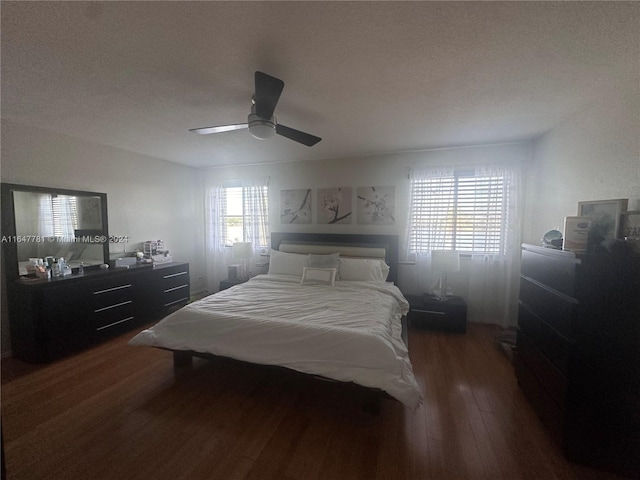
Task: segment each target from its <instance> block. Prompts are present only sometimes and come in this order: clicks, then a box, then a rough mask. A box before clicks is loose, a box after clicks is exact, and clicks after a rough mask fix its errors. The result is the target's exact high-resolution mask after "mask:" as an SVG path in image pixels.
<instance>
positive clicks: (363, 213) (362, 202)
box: [357, 187, 396, 225]
mask: <svg viewBox="0 0 640 480" xmlns="http://www.w3.org/2000/svg"><path fill="white" fill-rule="evenodd" d="M395 194H396V188H395V187H358V190H357V198H358V210H357V214H358V223H359V224H361V225H393V224H394V223H395Z"/></svg>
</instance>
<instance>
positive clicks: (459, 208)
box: [409, 168, 510, 255]
mask: <svg viewBox="0 0 640 480" xmlns="http://www.w3.org/2000/svg"><path fill="white" fill-rule="evenodd" d="M509 179H510V175H509V174H508V173H507V172H504V171H500V169H497V168H494V169H491V170H489V169H484V171H483V170H482V169H456V170H453V169H448V170H443V169H440V170H435V169H433V170H428V171H425V172H423V174H419V175H412V179H411V186H410V201H411V208H410V218H409V254H416V253H427V252H430V251H431V250H457V251H459V252H460V253H463V254H464V253H466V254H488V255H504V254H505V251H506V249H507V245H508V240H509V239H508V238H507V236H508V224H509V219H508V216H509V189H510V180H509Z"/></svg>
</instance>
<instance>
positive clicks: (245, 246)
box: [233, 242, 253, 280]
mask: <svg viewBox="0 0 640 480" xmlns="http://www.w3.org/2000/svg"><path fill="white" fill-rule="evenodd" d="M251 257H253V245H252V244H251V242H235V243H234V244H233V258H234V259H237V260H240V261H241V262H242V263H241V265H242V267H241V270H242V271H241V273H240V277H241V278H242V279H243V280H245V279H246V278H247V265H246V262H247V260H248V259H250V258H251Z"/></svg>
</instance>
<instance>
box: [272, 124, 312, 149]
mask: <svg viewBox="0 0 640 480" xmlns="http://www.w3.org/2000/svg"><path fill="white" fill-rule="evenodd" d="M276 133H277V134H278V135H282V136H283V137H287V138H288V139H289V140H293V141H294V142H298V143H302V144H303V145H306V146H307V147H313V146H314V145H315V144H316V143H318V142H319V141H320V140H322V139H321V138H320V137H316V136H315V135H311V134H309V133H304V132H301V131H300V130H295V129H293V128H290V127H286V126H284V125H281V124H280V123H279V124H277V125H276Z"/></svg>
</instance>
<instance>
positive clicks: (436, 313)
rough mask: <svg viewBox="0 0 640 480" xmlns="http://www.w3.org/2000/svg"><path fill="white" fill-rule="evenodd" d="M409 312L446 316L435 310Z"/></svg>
mask: <svg viewBox="0 0 640 480" xmlns="http://www.w3.org/2000/svg"><path fill="white" fill-rule="evenodd" d="M410 312H416V313H433V314H434V315H446V313H444V312H436V311H435V310H410Z"/></svg>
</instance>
